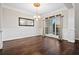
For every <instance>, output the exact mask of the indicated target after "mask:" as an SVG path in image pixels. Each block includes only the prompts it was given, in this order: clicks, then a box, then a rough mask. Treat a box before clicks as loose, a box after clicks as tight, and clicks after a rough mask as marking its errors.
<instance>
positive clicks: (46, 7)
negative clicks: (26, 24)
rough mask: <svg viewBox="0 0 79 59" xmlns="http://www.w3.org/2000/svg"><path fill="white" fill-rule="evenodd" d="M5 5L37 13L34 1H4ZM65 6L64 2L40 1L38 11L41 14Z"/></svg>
mask: <svg viewBox="0 0 79 59" xmlns="http://www.w3.org/2000/svg"><path fill="white" fill-rule="evenodd" d="M3 5H4V6H8V7H11V8H14V9H19V10H22V11H25V12H28V13H30V14H32V15H33V14H35V13H36V9H35V7H34V6H33V3H3ZM64 7H65V5H64V3H40V7H39V9H38V12H39V14H40V15H43V14H45V13H49V12H51V11H55V10H57V9H61V8H64Z"/></svg>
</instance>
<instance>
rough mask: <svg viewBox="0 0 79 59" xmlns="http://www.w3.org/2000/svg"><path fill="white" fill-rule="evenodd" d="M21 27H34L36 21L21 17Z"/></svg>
mask: <svg viewBox="0 0 79 59" xmlns="http://www.w3.org/2000/svg"><path fill="white" fill-rule="evenodd" d="M19 26H34V20H33V19H28V18H22V17H19Z"/></svg>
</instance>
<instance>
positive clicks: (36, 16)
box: [33, 3, 40, 20]
mask: <svg viewBox="0 0 79 59" xmlns="http://www.w3.org/2000/svg"><path fill="white" fill-rule="evenodd" d="M33 6H34V7H35V8H36V15H35V16H34V19H36V20H38V19H40V16H39V13H38V8H39V7H40V3H34V4H33Z"/></svg>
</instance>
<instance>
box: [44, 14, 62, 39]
mask: <svg viewBox="0 0 79 59" xmlns="http://www.w3.org/2000/svg"><path fill="white" fill-rule="evenodd" d="M62 19H63V17H62V16H60V15H57V16H52V17H49V18H46V19H45V35H46V36H50V37H55V38H59V37H61V35H60V34H62V29H63V28H62V27H63V26H62V25H63V20H62Z"/></svg>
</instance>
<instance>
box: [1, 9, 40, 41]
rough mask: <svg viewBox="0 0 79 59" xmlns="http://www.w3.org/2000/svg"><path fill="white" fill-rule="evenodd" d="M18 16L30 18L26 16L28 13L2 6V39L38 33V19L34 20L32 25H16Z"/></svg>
mask: <svg viewBox="0 0 79 59" xmlns="http://www.w3.org/2000/svg"><path fill="white" fill-rule="evenodd" d="M18 17H24V18H32V17H31V16H28V14H24V13H21V12H18V11H15V10H11V9H7V8H3V20H2V31H3V33H2V40H3V41H6V40H12V39H16V38H23V37H30V36H36V35H39V33H38V32H37V22H38V21H35V22H34V27H30V26H18Z"/></svg>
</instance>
